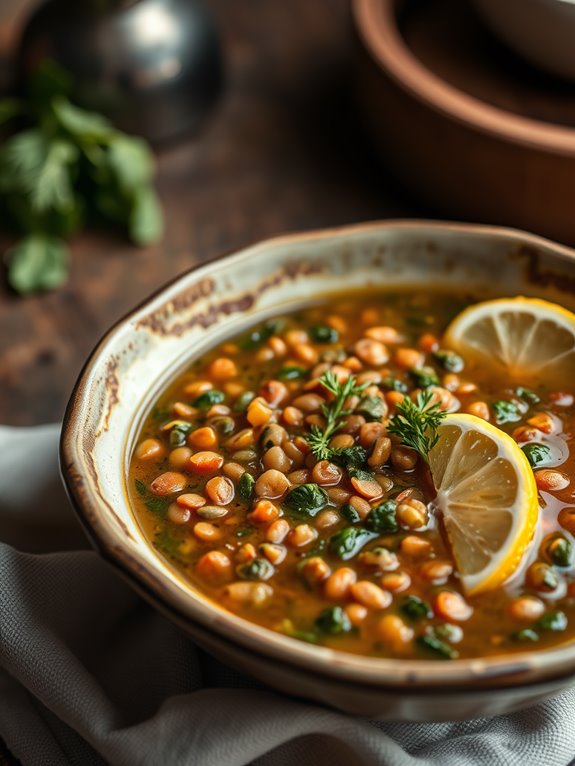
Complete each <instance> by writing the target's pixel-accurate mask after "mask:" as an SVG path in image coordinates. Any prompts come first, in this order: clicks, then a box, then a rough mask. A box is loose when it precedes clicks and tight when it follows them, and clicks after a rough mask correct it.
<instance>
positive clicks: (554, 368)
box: [444, 296, 575, 386]
mask: <svg viewBox="0 0 575 766" xmlns="http://www.w3.org/2000/svg"><path fill="white" fill-rule="evenodd" d="M444 343H445V346H446V347H447V348H452V349H453V350H454V351H459V352H460V353H462V354H464V355H465V357H466V358H467V359H468V360H469V361H478V362H481V363H484V364H485V365H486V366H487V367H488V369H492V370H494V371H497V370H499V372H501V373H505V374H507V375H508V376H509V377H511V378H513V379H514V380H517V381H520V382H522V383H529V382H531V383H532V382H533V381H538V382H548V383H552V384H553V385H554V386H559V385H565V383H568V382H571V381H572V380H573V379H575V314H573V313H571V312H570V311H568V310H567V309H564V308H563V307H562V306H558V305H557V304H555V303H550V302H548V301H544V300H540V299H539V298H524V297H521V296H519V297H516V298H500V299H496V300H490V301H483V302H482V303H476V304H475V305H473V306H470V307H469V308H467V309H465V310H464V311H462V312H461V313H460V314H459V315H458V316H457V317H456V318H455V319H454V320H453V321H452V322H451V324H450V325H449V327H448V328H447V330H446V332H445V336H444Z"/></svg>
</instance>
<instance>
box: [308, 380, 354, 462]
mask: <svg viewBox="0 0 575 766" xmlns="http://www.w3.org/2000/svg"><path fill="white" fill-rule="evenodd" d="M319 381H320V383H321V384H322V386H323V387H324V388H325V389H326V390H327V391H329V392H330V393H331V394H333V396H334V399H333V400H332V401H331V402H330V403H329V404H324V406H323V407H322V412H323V415H324V417H325V419H326V424H325V428H324V429H323V431H322V430H321V428H319V426H312V427H311V433H310V435H309V436H308V437H307V442H308V444H309V446H310V448H311V451H312V454H313V455H314V457H316V458H317V459H318V460H330V459H331V457H332V455H333V454H334V451H333V450H332V449H331V448H330V446H329V441H330V439H331V437H332V436H333V434H334V433H335V432H336V431H337V430H338V429H339V428H340V427H341V426H342V425H343V423H344V419H345V416H346V415H349V411H348V410H345V409H344V406H345V402H346V400H347V399H348V398H349V397H350V396H357V395H358V394H361V393H362V391H363V390H364V389H365V388H366V385H367V384H363V385H358V383H357V381H356V379H355V377H354V376H353V375H350V376H349V378H347V380H345V381H344V382H343V383H340V381H339V380H338V377H337V375H336V374H335V373H334V372H332V371H331V370H329V371H328V372H326V373H324V374H323V375H322V376H321V378H320V379H319Z"/></svg>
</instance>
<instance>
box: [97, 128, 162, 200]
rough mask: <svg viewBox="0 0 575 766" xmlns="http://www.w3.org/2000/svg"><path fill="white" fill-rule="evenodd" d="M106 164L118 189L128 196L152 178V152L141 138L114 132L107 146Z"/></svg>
mask: <svg viewBox="0 0 575 766" xmlns="http://www.w3.org/2000/svg"><path fill="white" fill-rule="evenodd" d="M108 164H109V166H110V169H111V170H112V172H113V173H114V176H115V178H116V180H117V182H118V186H119V187H120V189H121V190H122V191H123V192H124V193H125V194H127V195H130V196H131V195H134V194H136V193H137V192H138V191H139V190H140V188H141V187H142V186H147V185H148V184H149V183H150V180H151V178H152V174H153V168H154V161H153V158H152V153H151V151H150V148H149V146H148V144H147V143H146V141H144V140H143V139H141V138H135V137H133V136H127V135H125V134H123V133H117V134H115V135H114V136H113V138H112V140H111V141H110V142H109V146H108Z"/></svg>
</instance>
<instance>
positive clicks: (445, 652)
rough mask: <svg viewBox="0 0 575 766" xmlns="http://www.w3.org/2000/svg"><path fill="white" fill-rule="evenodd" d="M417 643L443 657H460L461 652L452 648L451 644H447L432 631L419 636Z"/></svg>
mask: <svg viewBox="0 0 575 766" xmlns="http://www.w3.org/2000/svg"><path fill="white" fill-rule="evenodd" d="M417 643H418V645H419V646H420V647H421V648H422V649H425V650H427V651H430V652H432V653H433V654H436V655H438V656H439V657H441V658H442V659H445V660H455V659H457V658H458V657H459V652H457V651H456V650H455V649H452V648H451V646H449V644H446V643H445V641H442V640H441V639H440V638H437V636H435V635H433V634H431V633H426V634H425V635H424V636H418V638H417Z"/></svg>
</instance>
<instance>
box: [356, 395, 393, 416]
mask: <svg viewBox="0 0 575 766" xmlns="http://www.w3.org/2000/svg"><path fill="white" fill-rule="evenodd" d="M355 411H356V412H357V413H358V414H359V415H363V416H364V417H365V419H366V420H373V421H377V420H381V419H382V418H384V417H385V416H386V415H387V405H386V403H385V401H384V400H383V399H380V398H379V397H378V396H364V397H363V398H362V399H360V401H359V403H358V405H357V407H356V408H355Z"/></svg>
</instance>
